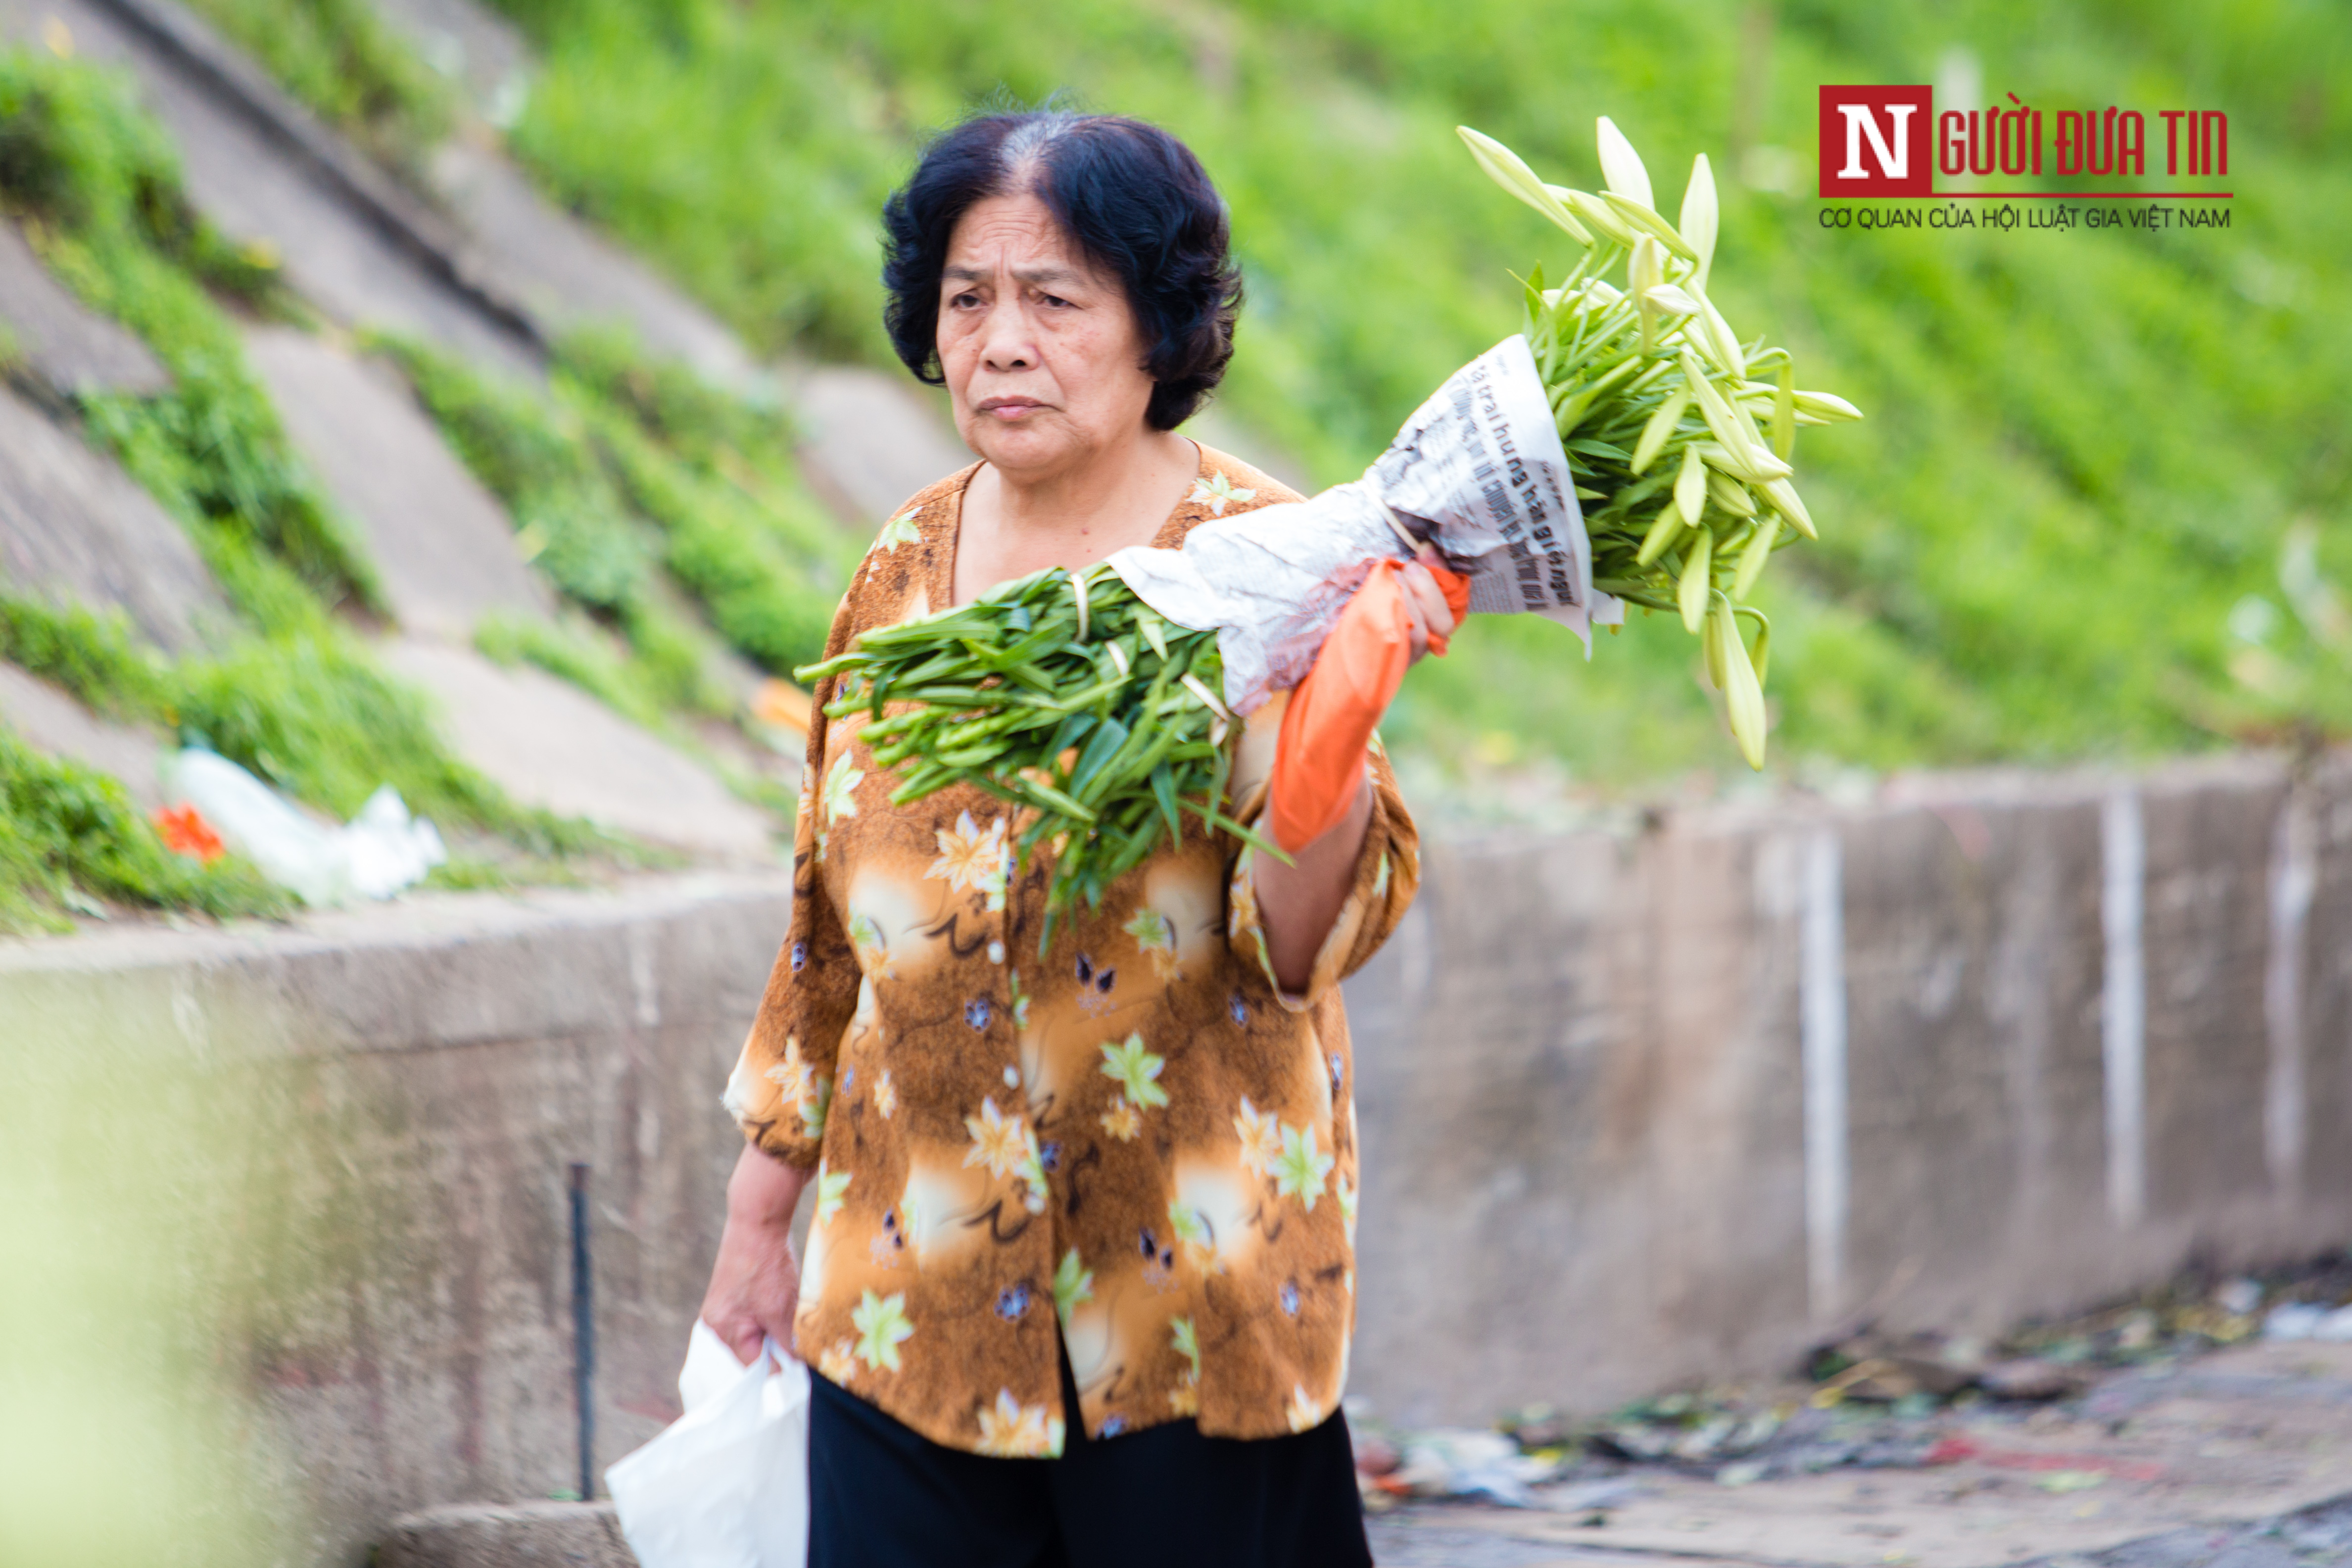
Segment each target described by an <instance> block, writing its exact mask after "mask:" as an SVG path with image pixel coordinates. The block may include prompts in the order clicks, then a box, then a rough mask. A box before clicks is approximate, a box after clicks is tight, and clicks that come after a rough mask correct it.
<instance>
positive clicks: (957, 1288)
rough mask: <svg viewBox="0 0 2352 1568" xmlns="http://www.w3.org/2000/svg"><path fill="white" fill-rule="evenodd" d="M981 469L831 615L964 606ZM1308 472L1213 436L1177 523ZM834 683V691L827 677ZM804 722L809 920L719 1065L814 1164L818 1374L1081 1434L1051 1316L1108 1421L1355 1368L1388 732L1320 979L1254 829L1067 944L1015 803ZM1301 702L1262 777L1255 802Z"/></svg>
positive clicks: (863, 1391) (1313, 1399)
mask: <svg viewBox="0 0 2352 1568" xmlns="http://www.w3.org/2000/svg"><path fill="white" fill-rule="evenodd" d="M977 468H978V465H974V466H973V467H972V468H970V469H966V470H965V471H963V472H962V473H961V474H958V475H956V476H953V477H951V478H949V479H945V480H942V481H941V482H940V483H939V484H937V485H934V486H931V487H930V488H929V489H928V490H925V491H924V492H923V493H922V494H920V495H919V496H917V497H915V498H914V500H913V501H912V502H910V503H909V504H908V507H907V509H906V510H905V511H904V512H903V513H902V514H901V515H900V516H898V517H895V518H893V519H892V520H891V521H890V522H889V524H888V525H887V526H886V527H885V528H883V529H882V531H881V533H880V534H879V536H878V537H877V538H876V540H875V542H874V546H873V548H872V549H871V550H870V551H868V552H867V554H866V559H865V561H864V563H863V564H862V565H861V566H860V567H859V569H858V570H857V574H856V578H855V579H854V580H853V581H852V583H851V585H850V589H849V592H848V594H847V595H846V596H845V598H844V600H843V601H842V605H841V609H840V611H839V612H838V613H837V614H836V615H835V618H834V622H833V632H832V636H831V638H830V640H829V642H828V643H827V645H826V653H827V654H828V656H830V655H832V654H834V653H839V652H841V651H842V650H843V649H844V648H845V647H846V646H847V645H848V643H850V641H851V639H853V638H854V637H856V635H857V634H858V633H859V632H863V631H865V630H866V629H867V628H869V627H875V626H885V625H890V624H893V623H895V622H900V621H904V620H907V619H908V618H909V617H912V616H917V615H921V614H924V613H926V612H929V611H930V610H932V609H934V608H943V607H945V606H947V605H949V604H950V603H951V602H952V600H953V594H952V591H951V584H952V582H953V580H954V567H955V549H956V531H957V527H958V520H959V518H960V517H961V510H962V502H963V493H964V487H965V486H966V485H967V484H969V483H970V481H971V476H972V474H973V473H975V472H977ZM1296 498H1297V497H1295V496H1294V495H1293V494H1292V493H1291V492H1290V491H1288V490H1286V489H1284V488H1283V487H1282V486H1279V485H1277V484H1276V483H1275V482H1274V481H1273V480H1271V479H1269V478H1267V477H1266V476H1264V475H1262V474H1260V473H1258V472H1256V471H1255V470H1254V469H1252V468H1250V467H1248V466H1246V465H1244V464H1241V463H1237V462H1235V461H1234V459H1232V458H1230V457H1226V456H1224V455H1221V454H1219V453H1216V452H1213V451H1211V450H1210V449H1208V448H1206V447H1202V450H1201V469H1200V475H1199V477H1198V478H1197V480H1196V481H1195V483H1194V484H1193V486H1192V494H1191V495H1190V496H1189V497H1187V498H1186V499H1185V500H1184V502H1183V503H1182V504H1181V505H1180V506H1179V507H1177V508H1176V510H1175V512H1174V513H1173V514H1171V516H1170V517H1169V519H1168V521H1167V523H1166V524H1165V525H1164V526H1163V527H1162V528H1161V529H1160V533H1159V535H1158V536H1157V538H1155V539H1154V541H1153V542H1154V543H1156V544H1159V545H1161V546H1172V545H1175V544H1177V543H1178V542H1180V541H1181V539H1182V538H1183V537H1184V534H1185V532H1186V531H1187V530H1188V529H1189V528H1192V525H1193V524H1195V523H1197V522H1200V521H1202V519H1204V518H1207V517H1217V516H1223V515H1230V514H1232V513H1234V512H1235V511H1237V510H1244V509H1248V508H1251V507H1260V506H1265V505H1267V504H1269V503H1272V502H1275V501H1286V500H1293V499H1296ZM832 695H833V693H832V691H831V690H830V688H829V686H827V687H825V688H822V689H820V690H819V691H818V693H817V694H816V697H817V702H818V706H819V707H820V708H821V707H822V706H823V705H824V702H826V701H828V700H830V699H831V697H832ZM863 722H864V721H863V716H852V717H849V718H845V719H839V720H832V721H827V720H825V719H824V716H823V715H822V714H821V713H820V715H819V716H818V718H817V722H816V724H815V726H814V728H813V729H812V731H811V733H810V735H809V753H808V772H807V775H806V777H807V779H808V784H807V786H806V787H805V788H804V789H803V792H802V795H801V804H800V817H799V822H798V827H797V831H796V838H795V846H794V852H793V924H792V929H791V932H790V934H789V936H788V939H787V941H786V943H785V946H784V948H783V951H782V953H781V954H780V955H779V956H778V957H777V961H776V967H775V970H774V973H773V974H772V977H770V979H769V982H768V988H767V994H766V996H765V997H764V998H763V999H762V1000H761V1005H760V1011H759V1016H758V1019H757V1020H756V1021H755V1022H754V1023H753V1025H752V1027H751V1036H750V1038H749V1039H748V1040H746V1041H745V1042H744V1046H743V1054H742V1059H741V1061H740V1062H739V1064H738V1065H737V1067H736V1069H735V1072H734V1075H733V1077H732V1079H731V1080H730V1082H729V1085H728V1091H727V1103H728V1107H729V1109H730V1111H732V1112H733V1113H734V1114H735V1116H736V1117H737V1119H738V1120H739V1121H740V1123H741V1124H742V1125H743V1128H744V1130H745V1133H746V1134H747V1135H748V1136H749V1137H751V1139H752V1140H753V1141H755V1142H756V1143H758V1144H759V1145H760V1146H761V1148H762V1149H764V1150H766V1151H767V1152H768V1153H770V1154H772V1155H776V1156H777V1157H779V1158H781V1159H783V1160H786V1161H788V1162H790V1163H792V1164H793V1165H797V1166H803V1167H805V1166H815V1167H816V1175H815V1180H814V1187H815V1193H816V1197H815V1215H814V1224H813V1226H812V1228H811V1230H810V1233H809V1241H808V1249H807V1257H806V1259H805V1260H804V1261H803V1265H802V1273H801V1296H800V1306H799V1312H798V1316H797V1318H796V1320H795V1324H794V1327H795V1333H796V1337H797V1340H798V1343H799V1349H800V1352H801V1354H803V1356H804V1357H806V1358H807V1360H808V1361H809V1363H810V1364H811V1365H812V1366H813V1367H814V1369H815V1370H816V1372H817V1373H818V1374H819V1375H822V1376H824V1377H825V1378H827V1379H829V1380H830V1381H832V1382H834V1383H835V1384H837V1385H840V1386H841V1387H843V1388H845V1389H847V1390H849V1391H850V1392H851V1393H853V1394H856V1395H858V1396H861V1397H863V1398H865V1399H867V1400H870V1401H871V1402H872V1403H874V1404H875V1405H877V1406H880V1407H881V1408H882V1409H883V1410H885V1411H887V1412H888V1413H889V1414H890V1415H891V1416H895V1417H897V1418H898V1420H899V1421H900V1422H902V1423H904V1424H905V1425H907V1426H908V1427H913V1428H914V1429H915V1430H916V1431H918V1432H920V1433H922V1434H923V1435H924V1436H925V1437H929V1438H931V1439H932V1440H933V1441H935V1442H939V1443H943V1444H946V1445H948V1446H949V1447H950V1448H961V1449H965V1450H968V1451H971V1452H974V1453H981V1454H992V1455H1007V1456H1013V1455H1031V1456H1052V1455H1056V1454H1059V1453H1060V1452H1061V1449H1062V1441H1063V1435H1064V1432H1065V1430H1066V1422H1067V1421H1068V1420H1069V1419H1070V1418H1071V1412H1069V1411H1066V1410H1065V1409H1064V1408H1063V1407H1062V1399H1061V1393H1060V1377H1059V1367H1058V1364H1057V1361H1058V1355H1057V1350H1056V1340H1057V1338H1058V1339H1059V1341H1060V1342H1061V1343H1063V1344H1066V1346H1067V1347H1068V1354H1069V1359H1070V1364H1071V1369H1072V1372H1073V1374H1074V1375H1075V1377H1076V1384H1077V1387H1078V1391H1079V1404H1080V1410H1079V1412H1078V1414H1079V1415H1080V1416H1082V1418H1083V1419H1084V1421H1085V1423H1086V1431H1087V1435H1088V1436H1090V1437H1112V1436H1115V1435H1117V1434H1118V1433H1120V1432H1130V1431H1136V1430H1139V1429H1140V1428H1142V1427H1150V1426H1152V1425H1155V1424H1157V1423H1159V1422H1162V1421H1170V1420H1175V1419H1179V1418H1181V1417H1192V1418H1195V1419H1196V1420H1197V1421H1198V1423H1199V1427H1200V1429H1201V1430H1202V1432H1204V1433H1206V1434H1208V1435H1210V1436H1213V1437H1268V1436H1276V1435H1279V1434H1282V1433H1286V1432H1297V1431H1303V1430H1305V1429H1306V1428H1307V1427H1311V1426H1314V1425H1316V1424H1318V1423H1319V1422H1320V1421H1322V1420H1323V1419H1324V1418H1325V1417H1327V1416H1329V1415H1330V1413H1331V1412H1332V1410H1333V1409H1334V1408H1335V1407H1336V1406H1338V1404H1339V1394H1340V1389H1341V1386H1342V1385H1343V1384H1344V1383H1345V1382H1346V1380H1347V1371H1348V1342H1349V1333H1350V1331H1351V1330H1352V1328H1353V1325H1354V1316H1355V1260H1354V1234H1355V1226H1356V1195H1357V1191H1358V1178H1357V1171H1356V1160H1357V1150H1356V1118H1355V1111H1354V1108H1353V1105H1352V1103H1351V1100H1350V1095H1351V1092H1352V1091H1353V1089H1354V1086H1355V1084H1354V1078H1353V1074H1352V1073H1351V1071H1350V1070H1349V1051H1348V1022H1347V1017H1346V1014H1345V1013H1344V1011H1343V1010H1342V1009H1341V1005H1340V999H1339V988H1338V982H1339V979H1340V977H1342V976H1344V975H1346V974H1348V973H1349V972H1350V971H1352V970H1353V969H1355V968H1356V967H1358V966H1359V965H1360V964H1362V963H1363V962H1364V961H1365V960H1366V959H1367V958H1369V957H1370V956H1371V954H1372V953H1373V951H1374V950H1375V949H1376V948H1377V947H1379V946H1380V945H1381V942H1382V941H1383V940H1384V939H1386V937H1387V936H1388V934H1389V932H1390V931H1391V929H1392V928H1393V927H1394V926H1395V925H1396V923H1397V921H1398V919H1399V918H1400V917H1401V916H1402V915H1403V913H1404V910H1405V908H1406V906H1407V905H1408V904H1410V903H1411V902H1412V895H1413V891H1414V889H1415V887H1416V886H1417V885H1418V883H1419V880H1420V856H1419V851H1418V841H1417V838H1416V835H1415V832H1414V830H1413V826H1412V820H1411V819H1410V818H1409V817H1408V816H1407V815H1406V814H1405V810H1404V803H1403V800H1402V798H1401V797H1400V796H1399V795H1398V793H1397V789H1396V782H1395V779H1394V778H1393V776H1392V775H1391V773H1390V771H1389V768H1388V764H1387V762H1386V760H1385V759H1384V758H1382V757H1381V756H1380V754H1379V748H1378V744H1377V742H1375V744H1374V747H1373V756H1372V758H1371V761H1372V767H1373V775H1374V780H1375V786H1376V788H1375V804H1374V807H1373V810H1372V818H1371V824H1370V830H1369V831H1368V832H1367V833H1366V835H1365V838H1364V846H1363V851H1362V853H1361V855H1360V859H1359V861H1358V863H1357V866H1356V870H1355V881H1354V885H1353V887H1352V889H1351V891H1350V892H1349V895H1348V898H1347V901H1346V903H1345V904H1344V906H1343V907H1342V910H1341V913H1340V915H1339V921H1338V924H1337V925H1335V926H1334V927H1333V929H1332V932H1331V935H1330V936H1329V938H1328V940H1327V941H1326V942H1325V943H1324V945H1323V946H1322V949H1321V951H1320V952H1319V954H1318V956H1317V958H1316V960H1315V966H1314V971H1313V977H1312V979H1311V981H1310V983H1309V984H1308V986H1307V992H1306V994H1305V995H1304V996H1290V995H1285V994H1283V993H1282V992H1281V991H1280V989H1279V988H1277V986H1276V982H1275V980H1274V977H1273V971H1272V967H1271V966H1270V964H1269V962H1268V960H1267V956H1266V945H1265V934H1264V932H1263V930H1262V929H1261V927H1260V925H1259V923H1258V915H1257V908H1256V903H1255V897H1254V895H1253V893H1252V881H1251V864H1250V853H1249V852H1248V851H1247V850H1246V849H1245V848H1244V846H1242V845H1241V844H1240V843H1239V842H1238V841H1235V840H1234V839H1233V838H1231V837H1230V836H1229V835H1220V836H1218V837H1216V838H1213V839H1212V838H1208V837H1204V836H1203V835H1202V832H1201V831H1200V830H1199V829H1197V828H1196V827H1193V826H1192V824H1191V821H1190V820H1189V819H1188V820H1187V831H1186V833H1185V836H1184V838H1183V840H1182V841H1181V843H1178V844H1170V845H1165V846H1163V847H1162V848H1161V850H1160V852H1159V853H1158V854H1157V855H1156V856H1155V857H1153V858H1152V859H1151V860H1150V861H1147V862H1145V863H1144V864H1143V865H1141V866H1139V867H1138V868H1137V869H1136V870H1135V871H1134V872H1132V873H1129V875H1128V876H1126V877H1125V878H1123V879H1122V880H1121V881H1119V882H1118V883H1116V884H1114V885H1113V886H1112V888H1111V889H1110V890H1109V892H1108V893H1107V894H1105V896H1104V898H1103V900H1102V903H1101V905H1100V907H1099V908H1098V909H1093V910H1089V909H1087V908H1086V906H1085V905H1083V904H1081V905H1080V906H1079V908H1078V912H1077V916H1076V919H1075V920H1072V919H1070V918H1068V917H1065V918H1064V919H1063V921H1062V922H1061V923H1060V924H1059V925H1057V926H1056V928H1055V936H1054V940H1053V944H1052V946H1050V947H1049V948H1048V949H1047V950H1046V951H1045V954H1044V956H1042V957H1041V956H1039V953H1038V946H1037V939H1038V933H1039V931H1040V929H1041V923H1042V921H1043V919H1044V916H1045V885H1046V878H1047V873H1048V870H1049V867H1050V862H1047V861H1046V860H1045V852H1043V851H1042V850H1041V851H1040V852H1038V854H1037V855H1036V856H1034V857H1033V858H1032V860H1031V862H1030V863H1029V864H1028V865H1027V866H1025V867H1024V868H1022V869H1020V870H1019V871H1018V872H1016V871H1015V870H1014V867H1013V858H1012V852H1011V849H1010V847H1009V846H1010V842H1011V841H1012V840H1013V839H1014V838H1017V837H1018V835H1019V832H1020V830H1021V826H1022V823H1021V822H1020V821H1018V820H1017V814H1015V813H1013V812H1012V811H1011V810H1010V809H1009V808H1008V807H1006V806H1005V805H1003V803H1002V802H1000V801H998V800H995V799H994V798H993V797H992V796H989V795H987V794H986V793H984V792H982V791H981V790H979V789H972V788H970V787H968V786H962V787H957V788H955V789H946V790H942V791H940V792H939V793H937V794H934V795H932V796H929V798H927V799H925V800H919V801H916V802H914V803H912V804H910V805H908V806H906V807H903V808H902V807H894V806H892V805H891V804H890V802H889V795H890V790H891V789H892V787H893V783H894V779H893V777H892V775H891V774H890V773H889V772H888V771H887V770H886V769H882V768H877V767H876V766H875V764H874V761H873V758H872V757H871V755H870V754H869V753H868V751H867V750H866V747H864V746H863V745H862V744H860V742H859V740H858V738H857V733H858V729H859V727H861V725H862V723H863ZM1279 723H1280V706H1279V703H1278V702H1277V703H1275V704H1269V705H1268V706H1267V707H1266V708H1265V709H1262V710H1260V712H1259V713H1257V714H1256V715H1254V716H1252V720H1251V723H1250V724H1249V726H1248V727H1246V728H1245V729H1244V734H1243V737H1242V739H1241V741H1240V743H1239V755H1238V757H1237V758H1236V764H1235V770H1234V798H1235V801H1236V807H1237V813H1238V815H1239V817H1240V819H1241V820H1242V821H1251V820H1253V818H1254V815H1255V813H1256V812H1257V811H1258V810H1261V809H1262V805H1263V799H1264V796H1265V775H1266V773H1267V770H1268V769H1269V768H1270V767H1271V764H1272V760H1273V752H1274V742H1275V737H1276V730H1277V728H1278V727H1279Z"/></svg>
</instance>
